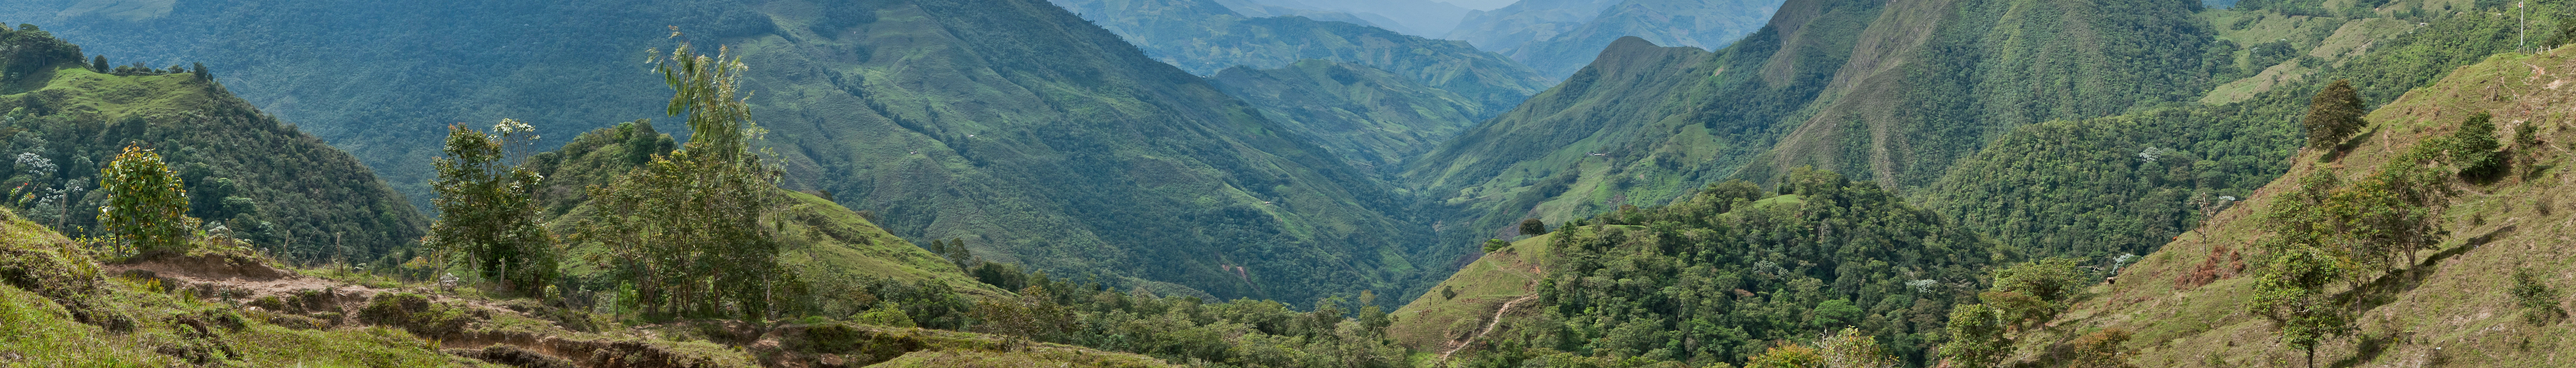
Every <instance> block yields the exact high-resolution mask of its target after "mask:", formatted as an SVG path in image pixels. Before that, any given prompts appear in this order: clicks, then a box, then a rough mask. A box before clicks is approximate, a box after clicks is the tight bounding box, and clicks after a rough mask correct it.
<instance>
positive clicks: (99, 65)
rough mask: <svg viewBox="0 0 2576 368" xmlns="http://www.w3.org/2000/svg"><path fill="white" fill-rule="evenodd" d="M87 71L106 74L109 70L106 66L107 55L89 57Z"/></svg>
mask: <svg viewBox="0 0 2576 368" xmlns="http://www.w3.org/2000/svg"><path fill="white" fill-rule="evenodd" d="M89 70H90V71H94V72H100V73H106V72H107V71H108V70H109V68H108V66H107V55H98V56H92V57H90V59H89Z"/></svg>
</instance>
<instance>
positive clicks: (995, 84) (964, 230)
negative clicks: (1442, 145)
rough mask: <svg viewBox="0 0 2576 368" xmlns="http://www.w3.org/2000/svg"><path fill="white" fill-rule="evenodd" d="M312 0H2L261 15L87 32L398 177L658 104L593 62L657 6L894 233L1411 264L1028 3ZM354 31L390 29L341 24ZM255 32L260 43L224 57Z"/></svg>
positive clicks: (1220, 277)
mask: <svg viewBox="0 0 2576 368" xmlns="http://www.w3.org/2000/svg"><path fill="white" fill-rule="evenodd" d="M333 4H336V3H335V2H327V1H305V0H271V1H255V2H232V3H196V2H189V3H182V4H178V7H177V8H176V10H174V13H175V14H196V15H194V16H186V17H179V16H162V17H147V18H142V19H136V20H125V19H117V18H109V17H104V16H99V15H82V14H77V12H75V13H61V12H60V11H61V10H62V9H67V8H70V7H72V6H73V5H75V4H73V3H72V2H50V1H38V2H34V3H22V2H11V3H9V4H5V5H0V8H5V10H0V16H6V17H13V18H15V17H17V16H18V15H34V16H29V18H36V17H42V18H56V17H57V14H67V15H68V16H63V17H60V18H56V19H59V23H61V24H64V25H65V27H66V28H69V29H84V30H89V31H90V32H85V33H86V34H100V35H106V34H115V35H132V34H158V33H184V34H190V35H240V34H248V33H259V34H267V36H258V37H249V36H243V37H212V36H209V37H205V38H185V39H177V40H168V39H161V40H152V42H149V43H148V44H147V43H146V42H139V41H136V40H129V39H123V38H118V37H93V38H94V39H98V40H101V41H102V42H103V43H105V44H107V45H108V46H110V47H106V48H104V49H105V50H125V51H111V52H114V53H115V55H180V54H185V55H203V57H205V58H206V59H207V60H210V61H222V60H238V61H240V62H238V63H226V64H225V65H242V66H240V67H238V68H240V71H239V72H231V73H227V74H226V75H228V78H235V79H245V80H259V81H260V83H266V84H264V87H263V88H262V90H263V91H267V92H263V93H267V94H268V95H266V97H265V98H266V99H265V100H264V102H263V103H267V104H270V105H273V106H275V107H273V108H274V109H277V110H279V111H282V112H281V114H288V116H289V117H292V118H295V119H296V121H302V122H305V124H306V126H316V127H325V128H317V129H316V130H317V131H319V132H322V133H318V134H321V135H322V136H325V137H335V138H339V137H345V138H346V139H344V140H338V141H337V142H340V144H341V145H343V146H346V147H349V148H350V149H351V150H353V152H357V153H358V154H359V155H360V156H361V157H367V158H368V160H369V163H370V164H373V165H375V166H376V167H380V168H385V170H386V171H388V172H389V173H392V172H397V171H399V173H394V174H393V175H389V177H392V178H394V179H393V180H395V181H396V182H407V183H414V184H411V185H419V184H420V183H426V182H427V181H428V180H427V179H428V178H427V176H426V174H427V170H426V168H427V167H428V165H427V164H426V163H427V161H428V159H429V158H430V157H431V156H432V155H435V153H436V144H437V142H438V140H437V137H439V136H441V135H440V133H436V129H437V128H438V127H442V126H444V125H446V124H448V123H450V122H455V121H467V122H477V121H496V120H499V119H501V118H516V119H519V120H521V121H526V122H529V123H531V124H532V125H535V126H537V128H538V129H539V131H540V132H547V133H548V134H550V135H554V136H557V137H565V136H570V135H571V132H580V131H588V130H591V129H595V128H599V127H603V126H608V125H609V124H612V123H614V122H619V121H630V120H634V119H638V118H647V117H655V116H659V115H661V111H660V108H661V107H662V106H663V104H664V103H665V99H666V98H667V97H668V96H667V95H666V94H664V93H665V92H666V89H665V88H664V87H662V86H659V85H656V84H652V82H654V80H653V79H652V78H649V77H644V74H643V73H641V72H640V71H639V70H638V69H634V68H628V67H619V66H617V65H629V64H627V63H630V62H632V61H633V60H638V59H637V58H638V57H641V56H642V55H641V54H639V52H641V51H643V50H646V49H648V48H654V47H668V46H669V45H670V44H669V42H670V41H669V40H665V39H664V38H665V37H666V36H668V35H669V34H670V33H671V30H670V29H669V28H667V27H666V26H671V25H677V26H679V27H680V29H679V30H680V31H681V32H684V33H686V34H687V36H684V37H687V38H690V39H692V40H695V41H696V42H697V43H698V44H702V45H716V44H722V45H728V46H730V47H731V48H732V50H733V52H734V53H735V54H737V55H742V56H743V57H744V61H745V62H747V63H748V64H749V65H751V68H752V69H751V72H750V73H748V74H747V76H746V80H745V82H744V83H745V85H746V86H747V87H748V88H750V89H751V90H752V91H754V92H756V93H755V94H753V95H752V96H753V97H752V98H751V102H752V104H753V106H754V111H757V113H756V115H755V116H754V118H755V119H757V120H759V121H760V123H761V124H760V125H761V126H763V127H766V128H768V129H769V133H768V135H767V136H766V138H767V140H766V143H765V147H769V148H771V149H772V152H775V153H776V154H777V155H778V156H777V158H778V161H777V162H781V163H783V164H784V165H785V169H786V171H787V173H786V179H785V183H784V185H785V186H787V187H790V188H794V189H798V190H808V191H818V192H819V191H830V192H832V193H835V195H834V196H832V197H834V199H835V200H836V202H838V203H840V204H842V205H845V206H848V207H850V208H854V209H859V210H867V211H872V212H874V213H876V214H877V215H878V218H881V219H884V220H885V221H883V222H881V223H877V225H881V226H884V227H885V228H886V229H888V230H889V231H891V232H892V233H893V234H897V235H900V236H903V237H906V238H908V239H913V240H915V241H927V240H929V239H952V238H963V239H964V240H965V241H966V243H967V244H968V246H969V247H971V248H973V249H975V251H976V253H977V255H979V256H983V257H985V258H988V259H993V260H997V261H1004V262H1011V263H1019V264H1026V265H1029V266H1031V267H1034V268H1035V269H1039V270H1046V271H1048V272H1050V273H1054V274H1058V275H1070V276H1083V275H1094V276H1097V277H1099V278H1100V279H1102V280H1115V281H1122V282H1125V281H1133V283H1137V284H1146V285H1152V286H1155V287H1157V288H1160V289H1161V290H1166V291H1170V292H1173V293H1180V294H1188V293H1190V292H1187V291H1186V290H1189V289H1198V290H1204V291H1205V292H1207V293H1210V294H1214V295H1216V296H1222V297H1228V298H1231V297H1237V296H1253V297H1269V298H1276V299H1283V300H1312V299H1313V297H1314V296H1318V295H1325V294H1333V293H1344V294H1347V293H1355V292H1357V291H1359V290H1367V289H1377V290H1392V289H1394V288H1395V286H1393V285H1394V284H1391V283H1393V282H1396V281H1397V280H1398V278H1399V277H1398V275H1411V274H1412V272H1413V271H1412V268H1410V266H1408V265H1407V264H1408V263H1409V262H1408V261H1405V259H1407V258H1406V254H1405V253H1406V249H1405V248H1404V247H1406V246H1408V245H1412V244H1420V243H1424V242H1423V241H1419V240H1416V239H1421V238H1422V236H1421V235H1419V234H1421V233H1423V232H1424V231H1421V230H1416V229H1418V228H1420V226H1419V225H1413V224H1410V223H1407V222H1404V221H1399V220H1396V219H1393V218H1390V217H1388V216H1386V215H1383V213H1385V211H1383V210H1380V208H1392V207H1393V206H1396V205H1400V204H1401V201H1400V200H1397V199H1394V198H1393V197H1392V194H1391V193H1392V189H1391V188H1387V187H1385V186H1384V185H1381V184H1377V181H1376V179H1375V178H1374V177H1373V175H1370V174H1369V173H1368V172H1367V171H1364V170H1360V169H1356V168H1352V167H1351V166H1350V165H1348V164H1346V163H1344V162H1342V161H1341V160H1338V159H1336V158H1335V157H1333V156H1332V155H1331V153H1330V152H1328V151H1325V150H1323V149H1321V148H1318V147H1316V146H1314V145H1312V144H1311V143H1308V142H1306V141H1303V140H1302V139H1300V138H1299V137H1296V136H1295V135H1293V134H1292V133H1291V132H1286V131H1283V130H1282V129H1281V128H1279V127H1278V126H1277V125H1276V124H1273V123H1271V122H1269V121H1267V120H1266V119H1263V118H1262V117H1261V116H1260V115H1261V114H1260V113H1259V112H1258V111H1256V110H1254V109H1252V108H1250V107H1249V106H1247V105H1244V104H1243V103H1242V102H1240V101H1236V100H1234V99H1233V98H1231V97H1228V96H1226V95H1225V94H1223V93H1222V92H1220V91H1218V90H1216V89H1215V88H1213V87H1211V86H1209V85H1208V84H1207V83H1206V82H1205V81H1203V80H1201V79H1200V78H1199V77H1197V76H1193V75H1191V74H1189V73H1186V72H1184V71H1181V70H1179V69H1174V68H1172V67H1170V66H1169V65H1166V64H1163V63H1160V62H1157V61H1155V60H1154V59H1152V58H1149V57H1147V56H1145V54H1144V53H1143V52H1141V51H1139V50H1138V49H1136V48H1135V47H1134V46H1130V45H1128V44H1126V43H1125V42H1123V41H1121V40H1120V39H1119V38H1118V36H1117V35H1115V34H1111V33H1109V32H1107V31H1104V30H1101V29H1100V28H1098V27H1097V26H1093V25H1091V24H1089V23H1087V22H1085V21H1083V20H1082V19H1080V18H1078V17H1076V16H1074V15H1073V14H1072V13H1070V12H1066V11H1064V10H1062V9H1059V8H1056V7H1054V6H1052V5H1049V4H1046V3H1044V2H1034V1H1005V2H990V1H981V2H961V1H946V0H929V1H857V0H849V1H840V0H835V1H819V2H818V1H802V0H777V1H755V0H739V1H717V0H709V1H701V2H695V3H668V2H649V5H648V2H634V1H629V2H611V3H579V4H573V3H525V2H499V1H494V2H479V3H460V4H413V3H403V4H388V5H387V6H367V7H341V6H336V5H333ZM459 20H462V21H463V23H453V22H457V21H459ZM422 29H441V30H447V29H453V30H456V31H441V32H422V31H420V30H422ZM377 34H381V35H386V36H388V37H390V38H375V37H351V36H349V35H377ZM188 37H196V36H188ZM404 37H434V38H435V40H430V39H414V38H404ZM528 40H544V41H536V42H529V41H528ZM174 45H186V46H187V47H184V48H182V47H179V46H174ZM258 45H273V46H276V47H277V49H278V50H280V51H275V52H258V51H247V50H251V49H256V48H257V47H254V46H258ZM326 55H327V56H326ZM343 55H347V56H343ZM111 57H112V58H116V57H117V56H114V55H111ZM433 60H434V61H436V62H435V63H432V62H430V61H433ZM323 71H332V72H330V73H334V74H330V75H329V78H321V77H320V76H321V75H322V74H315V73H323ZM1462 78H1463V77H1462ZM242 88H245V89H247V87H242ZM1453 91H1454V90H1453ZM289 92H291V94H289ZM415 102H417V103H415ZM1505 103H1508V102H1505ZM546 142H548V143H547V145H549V146H551V145H553V144H560V143H561V142H564V140H548V141H546ZM547 148H550V147H539V149H547Z"/></svg>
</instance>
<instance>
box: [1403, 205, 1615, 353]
mask: <svg viewBox="0 0 2576 368" xmlns="http://www.w3.org/2000/svg"><path fill="white" fill-rule="evenodd" d="M1610 226H1619V227H1625V228H1631V229H1643V228H1644V227H1642V226H1621V225H1610ZM1564 231H1566V229H1558V230H1557V232H1552V233H1548V234H1543V235H1539V236H1533V237H1529V238H1527V239H1521V240H1519V241H1514V242H1512V245H1511V246H1508V247H1504V248H1502V249H1498V250H1495V251H1494V252H1491V253H1485V256H1484V257H1482V258H1478V259H1476V261H1475V262H1474V263H1469V264H1467V267H1466V268H1462V269H1459V270H1458V272H1457V273H1456V274H1454V275H1451V276H1450V277H1449V279H1448V280H1446V281H1442V282H1440V284H1439V285H1433V286H1432V287H1431V289H1430V291H1428V292H1424V293H1423V294H1422V295H1421V296H1418V297H1414V299H1413V301H1412V302H1411V303H1407V304H1405V305H1404V307H1403V308H1398V309H1396V310H1395V313H1392V314H1391V315H1393V316H1395V317H1396V321H1397V322H1396V324H1394V325H1392V326H1389V327H1388V328H1387V335H1388V336H1389V337H1391V338H1393V339H1395V340H1396V343H1398V344H1401V345H1403V346H1405V347H1408V348H1412V349H1414V350H1416V351H1426V352H1433V353H1434V354H1437V352H1440V351H1446V350H1447V349H1448V345H1447V344H1448V342H1450V341H1453V340H1455V339H1457V338H1459V337H1461V336H1463V335H1464V334H1468V333H1473V332H1474V330H1475V329H1477V328H1482V327H1484V326H1485V325H1484V323H1485V322H1486V319H1487V318H1490V317H1492V316H1493V313H1494V311H1495V310H1497V309H1500V308H1502V306H1503V304H1504V303H1509V302H1511V301H1512V300H1514V299H1519V298H1521V297H1525V296H1529V295H1531V293H1535V292H1538V289H1537V287H1538V284H1537V282H1538V281H1539V280H1540V279H1542V278H1545V277H1546V273H1547V271H1546V270H1547V265H1548V263H1550V262H1552V261H1553V258H1552V257H1551V256H1550V254H1549V253H1550V252H1549V250H1548V247H1549V246H1550V245H1551V244H1552V243H1553V240H1552V239H1554V237H1555V236H1556V234H1562V233H1563V232H1564ZM1444 290H1447V291H1450V292H1455V293H1456V295H1455V296H1449V295H1444V294H1446V293H1444V292H1443V291H1444ZM1462 322H1464V323H1462ZM1461 327H1465V328H1463V329H1462V328H1461Z"/></svg>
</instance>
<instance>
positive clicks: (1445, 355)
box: [1440, 285, 1538, 363]
mask: <svg viewBox="0 0 2576 368" xmlns="http://www.w3.org/2000/svg"><path fill="white" fill-rule="evenodd" d="M1532 286H1533V287H1535V286H1536V285H1532ZM1531 299H1538V296H1537V295H1530V296H1524V297H1521V298H1520V299H1512V301H1508V302H1503V308H1502V309H1496V310H1494V316H1493V319H1492V320H1490V321H1486V322H1485V328H1482V329H1477V330H1476V335H1475V336H1469V337H1467V339H1466V340H1461V341H1457V342H1453V343H1451V346H1450V347H1449V351H1444V352H1441V353H1440V362H1441V363H1448V362H1449V356H1450V355H1452V354H1457V353H1458V350H1462V349H1466V348H1467V345H1469V344H1474V343H1475V342H1476V340H1478V339H1483V338H1485V334H1490V333H1494V327H1497V326H1501V325H1502V324H1503V314H1505V313H1511V312H1512V306H1516V305H1520V304H1521V302H1526V301H1530V300H1531Z"/></svg>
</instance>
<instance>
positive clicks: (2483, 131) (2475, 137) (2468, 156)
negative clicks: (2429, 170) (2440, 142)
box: [2444, 112, 2504, 177]
mask: <svg viewBox="0 0 2576 368" xmlns="http://www.w3.org/2000/svg"><path fill="white" fill-rule="evenodd" d="M2494 120H2495V116H2494V115H2491V114H2487V113H2483V112H2481V113H2477V114H2476V115H2469V118H2468V119H2466V120H2461V121H2460V129H2459V130H2454V131H2451V139H2450V140H2449V141H2448V142H2446V143H2447V145H2446V146H2445V148H2446V149H2445V150H2444V151H2446V152H2447V153H2448V154H2449V156H2450V157H2451V163H2453V164H2456V165H2459V167H2460V176H2462V177H2485V176H2487V175H2488V174H2492V173H2494V172H2495V170H2496V169H2498V168H2502V167H2503V166H2504V165H2502V164H2503V163H2504V160H2503V159H2502V158H2501V157H2498V156H2497V155H2496V149H2498V148H2502V147H2503V144H2500V143H2497V142H2496V137H2495V131H2496V127H2495V121H2494Z"/></svg>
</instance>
